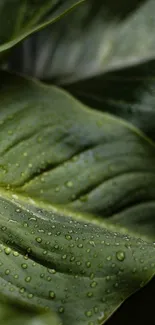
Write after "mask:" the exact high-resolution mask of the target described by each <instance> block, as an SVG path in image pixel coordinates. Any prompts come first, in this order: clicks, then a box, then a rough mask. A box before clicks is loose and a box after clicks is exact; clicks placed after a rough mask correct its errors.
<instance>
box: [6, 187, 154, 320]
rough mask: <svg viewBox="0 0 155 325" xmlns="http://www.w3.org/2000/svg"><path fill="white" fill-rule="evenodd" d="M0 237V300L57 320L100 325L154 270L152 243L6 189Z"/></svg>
mask: <svg viewBox="0 0 155 325" xmlns="http://www.w3.org/2000/svg"><path fill="white" fill-rule="evenodd" d="M0 235H1V236H0V238H1V240H0V292H1V294H0V298H1V299H2V300H3V299H4V300H5V301H6V300H7V301H8V302H10V303H11V302H16V304H17V305H21V306H25V307H27V308H30V309H31V308H33V309H34V310H36V311H49V310H50V309H52V310H53V311H55V312H57V313H58V315H59V316H60V318H61V320H62V322H63V324H64V325H68V324H80V325H83V324H88V323H90V322H92V323H94V324H103V323H104V322H105V321H106V319H107V318H108V317H109V316H110V315H111V314H112V313H113V312H114V311H115V309H116V308H118V306H120V304H121V303H122V302H123V301H124V299H126V298H127V297H128V296H129V295H130V294H131V293H133V292H135V291H136V290H137V289H139V288H141V287H143V286H144V285H145V284H146V283H147V282H148V280H150V279H151V278H152V277H153V275H154V272H155V246H154V244H151V243H150V244H148V243H145V242H144V241H142V240H140V239H137V238H132V237H129V236H124V235H120V234H119V233H116V232H115V233H114V232H110V231H109V230H108V227H107V228H103V226H98V225H96V224H95V223H92V222H90V221H88V220H86V219H85V218H84V217H82V216H80V215H78V214H77V215H76V216H75V215H72V214H70V213H69V212H62V211H61V210H60V209H56V208H54V207H53V208H52V206H46V205H43V204H39V203H38V202H35V201H33V200H32V199H28V198H23V197H21V196H18V195H17V194H11V193H9V192H6V191H1V196H0ZM32 324H33V323H32Z"/></svg>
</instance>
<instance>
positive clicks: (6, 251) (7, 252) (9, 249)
mask: <svg viewBox="0 0 155 325" xmlns="http://www.w3.org/2000/svg"><path fill="white" fill-rule="evenodd" d="M4 252H5V254H6V255H9V254H10V253H11V248H10V247H6V248H5V249H4Z"/></svg>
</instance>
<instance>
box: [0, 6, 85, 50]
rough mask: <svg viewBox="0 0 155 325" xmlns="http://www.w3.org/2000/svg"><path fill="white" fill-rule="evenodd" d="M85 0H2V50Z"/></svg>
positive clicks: (0, 16) (0, 38) (0, 10)
mask: <svg viewBox="0 0 155 325" xmlns="http://www.w3.org/2000/svg"><path fill="white" fill-rule="evenodd" d="M83 1H85V0H64V1H61V0H44V1H42V0H39V1H38V0H37V1H36V0H33V1H32V0H14V1H13V0H1V2H0V52H1V51H4V50H7V49H9V48H10V47H12V46H14V45H15V44H16V43H18V42H19V41H21V40H22V39H23V38H25V37H26V36H28V35H30V34H31V33H33V32H35V31H37V30H39V29H41V28H43V27H45V26H47V25H49V24H51V23H53V22H54V21H56V20H57V19H58V18H59V17H60V16H62V15H63V14H64V13H66V12H67V11H69V10H70V9H71V8H73V7H75V6H76V5H77V4H79V3H81V2H83Z"/></svg>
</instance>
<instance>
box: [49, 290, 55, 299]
mask: <svg viewBox="0 0 155 325" xmlns="http://www.w3.org/2000/svg"><path fill="white" fill-rule="evenodd" d="M49 297H50V298H51V299H54V298H55V292H54V291H50V292H49Z"/></svg>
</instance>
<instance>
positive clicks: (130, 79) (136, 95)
mask: <svg viewBox="0 0 155 325" xmlns="http://www.w3.org/2000/svg"><path fill="white" fill-rule="evenodd" d="M154 68H155V61H154V60H152V61H148V62H146V63H143V64H139V65H137V66H135V67H132V68H126V69H122V70H117V71H115V72H114V71H113V72H110V73H105V74H101V75H99V76H96V77H94V78H90V79H89V78H88V79H85V80H81V81H79V82H77V83H73V84H71V85H68V86H66V87H65V88H66V89H67V90H68V91H70V92H71V93H72V94H73V95H74V96H75V97H77V98H78V99H80V100H81V101H82V102H83V103H85V104H86V105H89V106H91V107H92V108H94V107H95V108H96V109H99V110H100V111H102V112H109V113H112V114H114V115H116V116H119V117H122V118H123V119H125V120H127V121H129V122H131V123H132V124H134V125H135V126H137V127H138V128H139V129H141V130H142V131H143V132H144V133H145V134H147V135H148V136H149V137H150V138H152V139H153V140H155V133H154V130H155V125H154V121H155V110H154V104H155V99H154V84H155V83H154Z"/></svg>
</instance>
